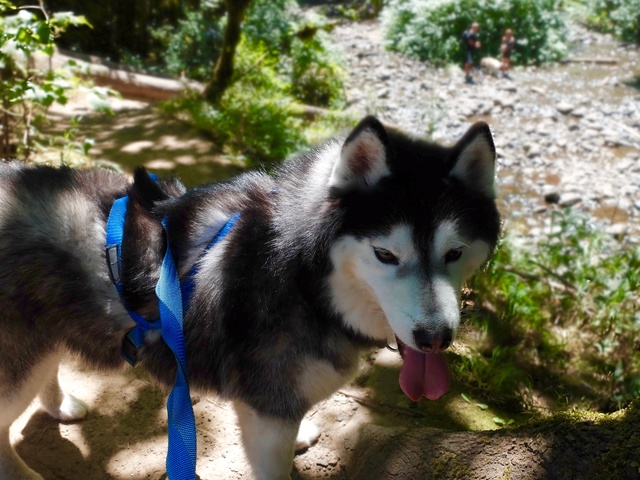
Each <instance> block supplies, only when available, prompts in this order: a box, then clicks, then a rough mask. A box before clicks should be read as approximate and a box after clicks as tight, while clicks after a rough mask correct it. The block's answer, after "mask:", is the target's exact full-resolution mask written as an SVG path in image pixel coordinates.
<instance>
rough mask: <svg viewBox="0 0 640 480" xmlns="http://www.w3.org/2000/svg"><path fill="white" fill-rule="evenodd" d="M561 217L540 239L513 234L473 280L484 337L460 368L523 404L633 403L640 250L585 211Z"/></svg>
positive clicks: (637, 385) (637, 381) (639, 387)
mask: <svg viewBox="0 0 640 480" xmlns="http://www.w3.org/2000/svg"><path fill="white" fill-rule="evenodd" d="M554 220H555V221H554V224H553V226H552V227H551V228H550V230H549V233H548V234H547V235H546V236H545V237H544V238H540V239H538V240H537V241H535V242H533V243H532V242H529V241H527V242H524V241H522V240H518V239H515V238H510V237H506V238H505V239H504V240H503V242H502V244H501V246H500V247H499V249H498V251H497V254H496V255H495V257H494V258H493V260H492V261H491V263H490V265H489V267H488V271H487V272H486V273H485V274H483V275H478V276H477V277H475V278H474V279H473V283H472V284H471V287H472V289H473V292H474V293H473V295H472V297H471V298H472V302H473V303H474V305H475V306H476V308H475V310H476V314H474V315H472V316H471V317H470V323H471V325H472V326H473V327H472V331H473V332H475V333H474V334H470V337H471V338H472V339H473V338H475V339H476V343H475V348H473V349H471V350H470V351H469V352H467V354H466V355H463V358H462V359H461V360H460V361H459V362H458V364H457V370H458V372H459V374H460V375H461V378H463V379H466V381H467V382H469V383H470V384H475V385H476V386H480V387H484V390H485V393H489V392H492V393H493V394H494V395H497V396H502V397H503V398H513V397H515V398H518V401H519V402H520V403H521V404H527V403H529V402H532V403H536V398H537V399H540V398H542V397H546V398H547V401H551V402H555V404H556V406H557V405H566V406H570V405H575V404H576V403H580V402H583V403H586V404H588V406H589V407H595V408H599V409H602V410H612V409H615V408H619V407H621V406H625V405H626V404H628V403H629V402H630V401H631V400H633V399H634V398H636V397H637V396H638V395H640V373H638V372H640V357H639V356H638V354H637V352H638V347H639V346H640V343H639V341H638V339H639V338H640V299H639V297H638V291H639V289H640V248H639V247H638V246H637V245H625V244H624V243H619V242H617V241H616V240H615V239H613V238H612V237H608V236H605V235H604V234H603V233H601V232H600V231H599V230H598V229H597V228H596V227H595V226H594V225H593V224H592V223H591V221H590V220H589V218H588V217H586V216H580V215H578V214H575V213H568V212H561V213H558V214H557V215H556V216H555V217H554ZM471 344H474V341H473V340H472V341H471ZM538 406H539V404H538ZM547 406H548V404H547Z"/></svg>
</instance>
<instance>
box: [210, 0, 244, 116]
mask: <svg viewBox="0 0 640 480" xmlns="http://www.w3.org/2000/svg"><path fill="white" fill-rule="evenodd" d="M250 3H251V0H225V5H226V8H227V26H226V28H225V31H224V40H223V45H222V53H221V54H220V57H219V58H218V61H217V62H216V66H215V68H214V70H213V75H212V77H211V80H210V81H209V83H208V84H207V86H206V88H205V90H204V98H205V99H206V100H207V101H208V102H210V103H212V104H214V105H215V104H217V103H218V102H219V101H220V98H222V94H223V93H224V91H225V90H226V89H227V87H229V85H231V79H232V77H233V59H234V56H235V53H236V47H237V46H238V43H240V35H241V33H242V29H241V25H242V21H243V20H244V15H245V13H246V11H247V8H248V7H249V4H250Z"/></svg>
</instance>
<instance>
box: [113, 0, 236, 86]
mask: <svg viewBox="0 0 640 480" xmlns="http://www.w3.org/2000/svg"><path fill="white" fill-rule="evenodd" d="M217 11H218V8H217V2H216V1H212V0H203V1H202V3H201V5H200V8H197V9H188V8H187V9H185V11H184V18H182V19H180V20H178V22H177V25H176V26H173V25H163V26H162V27H160V28H149V34H150V35H151V37H152V38H153V39H155V40H156V41H157V42H158V43H159V45H160V49H161V50H162V51H161V52H152V53H151V56H152V58H151V59H150V62H149V65H147V67H149V66H151V69H152V70H157V69H158V68H159V67H160V68H161V69H162V70H164V71H165V72H166V73H169V74H172V75H176V76H177V75H185V76H186V77H188V78H193V79H197V80H204V79H206V78H208V77H209V76H210V75H211V72H212V71H213V67H214V65H215V62H216V59H217V58H218V56H219V55H220V49H221V48H222V37H223V33H224V23H223V21H222V19H221V18H220V17H219V15H218V14H217ZM125 60H126V58H125ZM142 63H143V64H144V62H142ZM158 64H159V66H158ZM154 65H155V66H154Z"/></svg>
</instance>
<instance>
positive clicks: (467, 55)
mask: <svg viewBox="0 0 640 480" xmlns="http://www.w3.org/2000/svg"><path fill="white" fill-rule="evenodd" d="M479 31H480V24H479V23H478V22H473V23H472V24H471V28H469V30H465V31H464V33H463V34H462V42H463V43H464V47H463V48H464V81H465V82H466V83H475V82H474V81H473V77H472V76H471V69H472V68H473V54H474V53H475V51H476V50H478V49H479V48H480V40H479V38H480V35H479V33H478V32H479Z"/></svg>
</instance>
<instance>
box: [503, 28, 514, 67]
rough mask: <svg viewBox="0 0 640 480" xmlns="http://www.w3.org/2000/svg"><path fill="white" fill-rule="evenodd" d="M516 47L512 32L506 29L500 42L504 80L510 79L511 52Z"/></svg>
mask: <svg viewBox="0 0 640 480" xmlns="http://www.w3.org/2000/svg"><path fill="white" fill-rule="evenodd" d="M515 46H516V37H514V36H513V31H512V30H511V29H510V28H507V29H506V30H505V32H504V35H503V36H502V40H501V42H500V55H502V59H501V60H502V65H501V67H500V70H502V76H503V77H504V78H511V77H510V76H509V70H511V52H512V51H513V49H514V48H515Z"/></svg>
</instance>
